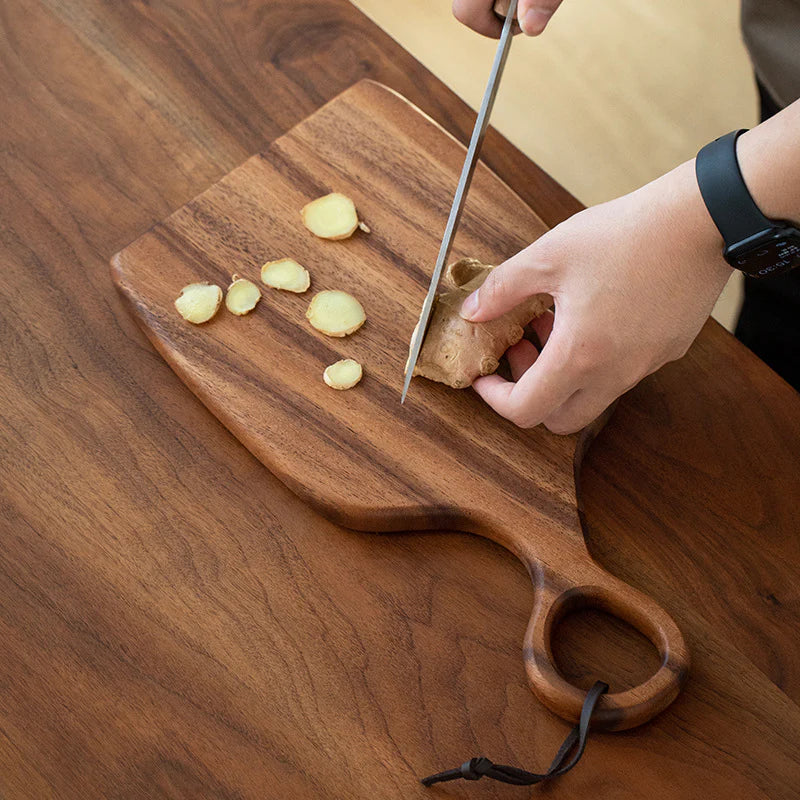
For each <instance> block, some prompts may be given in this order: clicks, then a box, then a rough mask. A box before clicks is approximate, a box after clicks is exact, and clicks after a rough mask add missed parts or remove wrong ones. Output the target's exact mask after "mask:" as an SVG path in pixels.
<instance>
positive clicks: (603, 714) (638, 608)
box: [524, 563, 689, 730]
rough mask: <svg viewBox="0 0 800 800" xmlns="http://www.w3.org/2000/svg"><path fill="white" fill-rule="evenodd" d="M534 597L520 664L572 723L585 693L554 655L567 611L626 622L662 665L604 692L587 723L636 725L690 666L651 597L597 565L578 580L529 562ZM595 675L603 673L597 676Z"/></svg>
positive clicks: (662, 703) (673, 692) (660, 705)
mask: <svg viewBox="0 0 800 800" xmlns="http://www.w3.org/2000/svg"><path fill="white" fill-rule="evenodd" d="M529 570H530V572H531V575H532V577H533V579H534V583H535V585H536V600H535V605H534V609H533V614H532V616H531V620H530V622H529V624H528V629H527V632H526V634H525V645H524V657H525V668H526V671H527V674H528V679H529V681H530V684H531V687H532V689H533V690H534V692H535V693H536V695H537V696H538V697H539V699H540V700H541V701H542V702H543V703H544V704H545V705H546V706H548V708H550V709H551V710H552V711H554V712H555V713H557V714H558V715H559V716H561V717H563V718H564V719H567V720H570V721H572V722H577V721H578V719H579V717H580V713H581V707H582V705H583V701H584V698H585V695H586V692H585V691H584V690H583V689H580V688H578V687H577V686H573V685H572V684H570V683H569V682H568V681H567V680H565V679H564V677H563V676H562V675H561V673H560V672H559V670H558V667H557V666H556V663H555V660H554V658H553V647H552V643H553V637H554V635H555V634H556V632H557V628H558V623H559V621H560V620H561V619H563V617H564V616H565V615H566V614H568V613H569V612H570V611H575V610H577V609H580V608H587V607H590V608H596V609H600V610H603V611H606V612H608V613H610V614H613V615H614V616H616V617H618V618H620V619H622V620H624V621H625V622H628V623H629V624H630V625H632V626H633V627H634V628H636V629H637V630H638V631H639V632H640V633H642V634H644V635H645V636H646V637H647V638H648V639H649V640H650V641H651V642H652V644H653V645H655V647H656V649H657V650H658V653H659V655H660V657H661V666H660V667H659V669H658V670H657V671H656V672H655V674H653V675H652V676H651V677H650V678H648V679H647V680H646V681H645V682H644V683H642V684H640V685H638V686H635V687H633V688H631V689H628V690H626V691H623V692H617V693H614V694H607V695H604V696H603V698H602V700H601V701H600V704H599V705H598V707H597V709H596V710H595V713H594V715H593V716H592V725H596V726H597V727H598V728H604V729H606V730H625V729H627V728H633V727H635V726H637V725H641V724H642V723H644V722H647V721H648V720H650V719H652V718H653V717H654V716H656V714H658V713H660V712H661V711H663V710H664V709H665V708H666V707H667V706H668V705H669V704H670V703H671V702H672V701H673V700H674V699H675V698H676V697H677V695H678V693H679V692H680V690H681V687H682V686H683V683H684V682H685V680H686V677H687V674H688V670H689V651H688V649H687V647H686V643H685V642H684V639H683V636H682V635H681V632H680V630H679V629H678V626H677V625H676V624H675V622H674V621H673V620H672V618H671V617H670V616H669V614H667V612H666V611H665V610H664V609H663V608H661V606H659V605H658V604H657V603H656V602H655V601H654V600H653V599H652V598H650V597H648V596H647V595H645V594H644V593H642V592H640V591H638V590H637V589H634V588H633V587H632V586H629V585H628V584H626V583H624V582H623V581H621V580H619V579H618V578H615V577H614V576H613V575H611V574H610V573H608V572H606V571H605V570H603V569H602V568H600V567H599V566H597V565H593V566H592V568H591V569H590V570H588V571H586V572H584V571H583V570H582V572H583V574H582V576H581V580H580V581H577V582H576V581H573V580H571V579H569V578H566V577H565V576H564V574H563V573H562V572H556V571H554V570H553V569H552V568H550V567H547V566H544V565H542V564H541V563H535V564H533V565H530V564H529ZM599 677H602V675H601V676H599Z"/></svg>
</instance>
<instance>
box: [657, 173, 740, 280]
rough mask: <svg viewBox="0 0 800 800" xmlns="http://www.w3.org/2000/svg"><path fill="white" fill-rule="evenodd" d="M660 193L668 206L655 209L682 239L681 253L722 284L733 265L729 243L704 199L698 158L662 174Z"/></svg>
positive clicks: (690, 266) (672, 234)
mask: <svg viewBox="0 0 800 800" xmlns="http://www.w3.org/2000/svg"><path fill="white" fill-rule="evenodd" d="M655 183H657V184H658V183H661V186H659V187H658V191H657V194H659V195H661V196H663V198H664V201H665V203H666V207H665V208H661V209H659V208H656V209H655V210H654V213H659V214H662V215H663V220H664V221H663V224H664V225H666V226H669V230H668V235H669V236H670V237H673V238H675V239H678V240H679V241H680V242H681V243H682V247H681V255H680V257H681V258H682V259H684V260H685V264H684V266H685V267H686V268H687V269H688V270H692V271H693V272H694V273H695V274H697V273H698V272H699V273H702V274H704V275H707V276H708V278H709V279H710V280H711V281H713V282H714V283H719V284H720V287H721V286H722V285H724V283H725V282H726V281H727V280H728V278H729V277H730V276H731V274H732V272H733V268H732V267H731V266H730V265H729V264H728V262H727V261H726V260H725V258H724V256H723V249H724V246H725V243H724V241H723V239H722V235H721V234H720V232H719V230H718V228H717V226H716V225H715V224H714V220H713V219H712V218H711V215H710V214H709V212H708V209H707V208H706V205H705V203H704V202H703V197H702V195H701V194H700V187H699V186H698V184H697V177H696V175H695V164H694V159H691V160H690V161H686V162H684V163H683V164H680V165H679V166H678V167H676V168H675V169H673V170H672V171H671V172H668V173H666V175H664V176H662V177H661V178H659V179H658V180H657V181H655Z"/></svg>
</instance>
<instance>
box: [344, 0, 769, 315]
mask: <svg viewBox="0 0 800 800" xmlns="http://www.w3.org/2000/svg"><path fill="white" fill-rule="evenodd" d="M353 2H354V3H355V4H356V5H357V6H358V7H359V8H361V9H362V10H363V11H364V12H365V13H366V14H367V15H368V16H370V17H371V18H372V19H374V20H375V21H376V22H377V23H378V24H379V25H380V26H381V27H383V28H384V29H385V30H386V31H387V32H388V33H389V34H390V35H391V36H392V37H394V38H395V39H397V40H398V41H399V42H400V43H401V44H402V45H403V46H404V47H405V48H406V49H407V50H409V51H410V52H411V53H412V54H413V55H414V56H416V57H417V58H418V59H419V60H420V61H422V63H424V64H425V65H426V66H428V67H429V68H430V69H431V70H432V71H433V72H434V73H435V74H436V75H438V76H439V77H440V78H441V79H442V80H443V81H444V82H445V83H446V84H448V86H450V87H451V88H452V89H453V90H454V91H455V92H456V93H458V94H459V95H460V96H461V97H462V98H464V100H466V101H467V102H468V103H469V104H470V105H471V106H473V108H475V107H477V106H478V104H479V103H480V98H481V95H482V93H483V89H484V85H485V82H486V78H487V76H488V73H489V68H490V65H491V60H492V56H493V53H494V48H495V43H494V42H492V41H489V40H487V39H483V38H482V37H480V36H478V35H476V34H474V33H472V32H471V31H469V30H467V29H466V28H464V27H463V26H462V25H460V24H459V23H458V22H457V21H456V20H455V19H454V18H453V17H452V15H451V12H450V3H449V2H448V0H404V2H402V3H396V2H388V0H353ZM756 109H757V105H756V92H755V87H754V85H753V80H752V73H751V69H750V64H749V61H748V58H747V54H746V51H745V49H744V46H743V44H742V42H741V37H740V33H739V25H738V3H737V2H735V0H564V3H563V5H562V6H561V8H560V9H559V11H558V12H557V14H556V15H555V17H554V18H553V20H552V21H551V23H550V25H549V26H548V29H547V31H546V32H545V34H544V35H543V36H541V37H539V38H537V39H525V38H522V37H518V38H517V40H516V41H515V42H514V45H513V47H512V50H511V55H510V57H509V61H508V64H507V67H506V74H505V76H504V78H503V84H502V87H501V90H500V94H499V96H498V98H497V103H496V105H495V110H494V113H493V117H492V122H493V124H494V125H495V126H496V127H497V128H498V129H499V130H500V131H501V132H502V133H503V134H504V135H505V136H507V137H508V138H509V139H510V140H511V141H512V142H514V144H516V145H517V146H518V147H519V148H520V149H522V150H523V151H524V152H525V153H527V154H528V155H529V156H530V157H531V158H532V159H534V160H535V161H536V162H537V163H538V164H540V165H541V166H542V167H544V169H546V170H547V171H548V172H549V173H550V174H551V175H553V176H554V177H555V178H556V179H557V180H558V181H560V182H561V183H562V184H563V185H564V186H566V187H567V189H569V190H570V191H571V192H572V193H573V194H575V195H576V196H577V197H578V198H579V199H581V200H582V201H583V202H584V203H586V204H594V203H598V202H601V201H603V200H607V199H610V198H612V197H616V196H618V195H620V194H623V193H625V192H628V191H631V190H632V189H634V188H636V187H637V186H640V185H641V184H642V183H645V182H647V181H649V180H652V179H653V178H655V177H657V176H658V175H660V174H662V173H663V172H666V171H667V170H669V169H671V168H672V167H674V166H675V165H676V164H679V163H680V162H681V161H684V160H686V159H688V158H691V157H692V156H693V155H694V154H695V153H696V152H697V150H698V149H699V148H700V147H701V146H702V145H703V144H705V143H706V142H707V141H709V140H711V139H713V138H714V137H716V136H719V135H720V134H722V133H726V132H727V131H729V130H732V129H733V128H740V127H751V126H752V125H754V124H755V123H756V121H757V120H756V113H757V112H756ZM740 292H741V289H740V282H739V281H738V280H737V281H732V282H731V284H730V285H729V286H728V288H727V289H726V292H725V294H724V295H723V298H721V300H720V302H719V303H718V304H717V308H716V309H715V312H714V315H715V317H716V318H717V319H719V320H720V321H721V322H722V323H723V324H725V325H727V326H728V327H730V326H731V325H732V323H733V320H734V319H735V316H736V313H737V311H738V306H739V302H740Z"/></svg>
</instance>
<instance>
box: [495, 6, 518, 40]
mask: <svg viewBox="0 0 800 800" xmlns="http://www.w3.org/2000/svg"><path fill="white" fill-rule="evenodd" d="M510 5H511V0H497V1H496V2H495V4H494V13H495V16H497V17H499V18H500V22H501V23H502V22H503V21H504V20H505V18H506V17H507V16H508V7H509V6H510ZM518 33H522V28H520V26H519V21H518V19H515V20H514V21H513V22H512V23H511V34H512V36H516V35H517V34H518Z"/></svg>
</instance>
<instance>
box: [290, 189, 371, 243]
mask: <svg viewBox="0 0 800 800" xmlns="http://www.w3.org/2000/svg"><path fill="white" fill-rule="evenodd" d="M300 215H301V216H302V218H303V225H305V226H306V228H308V229H309V230H310V231H311V233H313V234H314V236H319V237H320V238H321V239H347V238H348V237H349V236H352V235H353V233H354V231H355V229H356V228H357V227H358V214H356V207H355V205H354V204H353V201H352V200H351V199H350V198H349V197H346V196H345V195H343V194H339V193H338V192H332V193H331V194H326V195H325V196H324V197H318V198H317V199H316V200H312V201H311V202H310V203H308V204H307V205H305V206H304V207H303V210H302V211H301V212H300Z"/></svg>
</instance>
